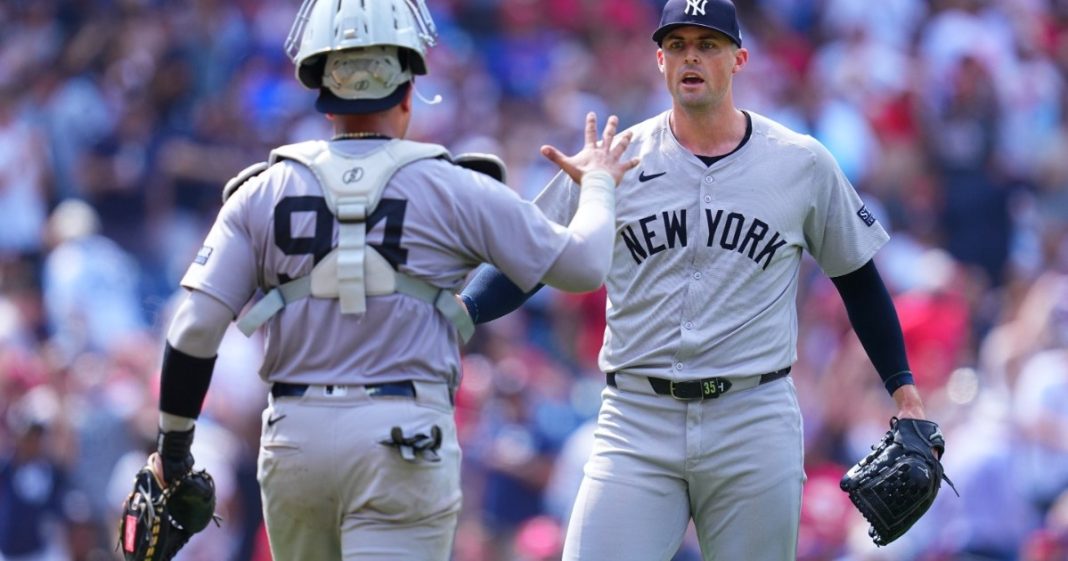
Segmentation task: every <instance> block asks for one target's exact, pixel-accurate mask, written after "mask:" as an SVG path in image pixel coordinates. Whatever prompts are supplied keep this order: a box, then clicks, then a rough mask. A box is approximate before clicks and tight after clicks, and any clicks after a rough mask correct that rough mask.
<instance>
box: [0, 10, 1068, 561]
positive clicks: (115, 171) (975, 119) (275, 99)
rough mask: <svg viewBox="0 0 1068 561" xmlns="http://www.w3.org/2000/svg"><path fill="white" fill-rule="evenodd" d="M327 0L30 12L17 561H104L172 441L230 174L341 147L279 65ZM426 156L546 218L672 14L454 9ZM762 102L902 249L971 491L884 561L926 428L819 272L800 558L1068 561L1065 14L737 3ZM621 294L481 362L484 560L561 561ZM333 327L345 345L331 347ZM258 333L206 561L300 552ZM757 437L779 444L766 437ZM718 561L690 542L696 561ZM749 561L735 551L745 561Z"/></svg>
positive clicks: (7, 121)
mask: <svg viewBox="0 0 1068 561" xmlns="http://www.w3.org/2000/svg"><path fill="white" fill-rule="evenodd" d="M297 4H298V2H297V1H296V0H229V1H224V0H189V1H186V2H167V1H164V0H4V1H3V2H2V3H0V560H2V561H30V560H33V561H61V560H62V561H65V560H71V561H74V560H76V561H90V560H91V561H100V560H113V559H118V558H119V556H118V555H117V553H116V551H115V544H116V539H117V536H116V535H115V532H116V526H117V516H118V509H119V505H120V504H121V502H122V500H123V498H124V497H125V494H126V493H127V492H128V490H129V486H130V484H131V481H132V477H133V474H134V472H135V471H136V470H137V469H138V467H139V466H140V464H141V463H142V462H143V461H144V458H145V455H146V452H147V451H149V450H151V449H152V448H153V447H154V442H153V440H154V437H155V434H156V423H157V409H156V405H157V404H156V395H155V394H156V388H157V385H158V375H159V364H160V356H161V352H162V340H163V336H164V332H165V328H166V325H167V321H168V317H169V312H170V310H171V308H172V307H173V302H174V299H175V298H176V296H178V295H179V292H178V290H179V289H178V280H179V278H180V277H181V275H182V273H183V272H184V270H185V268H186V267H187V266H188V265H189V263H190V262H191V261H192V259H193V257H194V255H195V253H196V251H197V249H198V248H199V246H200V242H201V241H202V239H203V236H204V235H205V234H206V232H207V229H208V227H209V226H210V224H211V223H212V221H213V219H214V217H215V214H216V213H217V211H218V209H219V206H220V191H221V187H222V185H223V184H224V183H225V182H226V180H227V179H228V178H230V177H231V176H233V175H234V174H236V173H237V171H239V170H241V169H242V168H244V167H245V166H247V165H249V164H251V163H254V162H256V161H260V160H263V159H265V157H266V155H267V153H268V151H269V150H270V149H271V148H273V147H275V146H277V145H280V144H284V143H289V142H296V141H301V140H308V139H313V138H326V137H329V135H330V127H329V123H328V122H327V121H325V119H324V118H323V117H322V116H321V115H319V114H318V113H315V112H314V110H313V109H312V103H313V100H314V93H312V92H308V91H305V90H303V89H302V88H301V87H300V86H299V84H298V83H297V81H296V80H295V79H294V78H293V67H292V65H291V63H290V61H289V60H288V59H287V58H286V57H285V56H284V53H283V49H282V43H283V40H284V39H285V36H286V34H287V32H288V30H289V26H290V24H291V22H292V18H293V15H294V13H295V12H296V8H297ZM428 4H429V6H430V8H431V11H432V13H433V15H434V17H435V20H436V22H437V25H438V28H439V32H440V44H439V46H437V47H436V48H434V49H433V50H432V51H431V54H430V68H431V73H430V75H429V76H427V77H425V78H423V79H420V80H419V82H418V84H417V90H418V91H419V93H420V94H421V95H422V96H423V97H425V98H427V99H430V98H433V97H434V96H436V95H439V94H440V95H441V97H442V99H443V101H442V102H441V103H439V104H437V105H429V104H425V103H420V102H416V105H415V118H414V121H413V126H412V129H411V133H410V137H412V138H414V139H417V140H425V141H430V142H436V143H440V144H443V145H445V146H447V147H448V148H450V149H451V150H452V151H453V153H458V152H464V151H482V152H492V153H496V154H499V155H500V156H501V157H502V158H503V159H504V160H505V161H506V163H507V164H508V166H509V185H510V186H511V187H513V188H514V189H515V190H516V191H517V192H518V193H520V194H521V195H522V196H524V197H527V198H530V197H533V196H534V195H535V194H537V192H538V190H539V189H540V187H541V186H542V185H543V184H544V183H545V182H546V181H547V180H548V178H549V177H551V175H552V174H553V172H554V169H553V167H552V165H551V164H549V162H547V161H544V160H543V159H542V158H541V157H540V156H539V155H538V152H537V148H538V146H539V145H540V144H542V143H552V144H555V145H557V146H560V147H564V148H567V149H573V148H576V147H577V145H578V144H579V142H580V141H581V125H582V115H584V114H585V112H586V111H589V110H591V109H592V110H595V111H597V113H598V114H599V115H607V114H609V113H615V114H618V115H619V116H620V118H621V122H622V123H623V125H624V126H627V125H631V124H635V123H637V122H640V121H641V120H644V119H645V118H648V117H650V116H652V115H654V114H656V113H659V112H660V111H663V110H665V109H667V108H668V107H669V105H670V98H668V97H667V94H666V93H665V91H664V87H663V84H662V81H661V77H660V75H659V74H658V72H657V71H656V65H655V56H654V53H655V45H654V44H653V43H652V42H651V41H650V39H649V35H650V34H651V32H652V30H653V29H654V27H655V24H656V21H657V18H658V15H659V8H660V6H661V1H660V0H506V1H505V0H429V1H428ZM737 4H738V7H739V12H740V15H741V19H742V24H743V36H744V42H745V46H746V47H747V48H748V49H749V50H750V51H751V56H750V63H749V65H748V66H747V67H746V68H745V70H744V71H743V72H742V73H741V74H740V75H739V76H738V77H737V78H736V87H737V90H736V101H737V103H738V104H739V106H740V107H742V108H743V109H748V110H752V111H755V112H758V113H762V114H765V115H768V116H770V117H772V118H775V119H777V120H779V121H781V122H783V123H785V124H787V125H788V126H790V127H792V128H794V129H795V130H798V131H801V132H805V133H808V134H811V135H813V136H815V137H816V138H818V139H819V140H820V141H822V142H823V143H824V144H825V145H826V146H827V147H828V148H829V149H830V150H831V151H832V153H833V154H834V155H835V157H836V158H837V159H838V161H839V163H840V164H841V166H842V168H843V170H844V171H845V173H846V174H847V176H848V177H849V178H850V179H851V181H852V182H853V183H854V185H855V186H856V187H857V189H858V190H859V191H860V193H861V195H862V197H863V198H864V199H865V202H866V203H867V205H868V208H872V209H874V212H875V213H876V215H877V217H878V218H879V219H880V221H882V223H883V224H884V225H886V226H887V229H888V230H890V231H891V232H892V238H893V239H892V241H891V242H890V244H889V245H888V246H887V247H886V248H884V249H883V250H882V251H881V252H880V253H879V254H878V255H877V258H876V261H877V263H878V266H879V268H880V270H881V271H882V273H883V275H884V278H885V280H886V281H887V283H888V285H889V287H890V289H891V292H892V293H893V295H894V298H895V301H896V303H897V307H898V313H899V315H900V318H901V322H902V325H903V327H904V330H905V337H906V343H907V346H908V352H909V356H910V361H911V364H912V366H913V370H914V371H915V373H916V378H917V382H918V385H919V386H920V388H921V391H922V392H923V395H924V397H925V400H926V405H927V413H928V415H929V416H930V417H931V418H933V419H935V420H937V421H939V422H940V423H941V424H942V428H943V431H944V432H945V435H946V441H947V451H946V455H945V458H944V459H945V465H946V470H947V474H948V475H949V477H950V478H951V479H953V481H954V482H955V484H956V487H957V489H958V490H959V491H960V496H959V497H957V496H955V495H954V494H953V492H952V491H950V490H949V489H948V487H944V488H943V490H942V493H941V494H940V496H939V498H938V500H937V501H936V502H935V504H934V506H933V507H932V510H931V511H930V513H929V514H928V515H927V516H926V517H925V518H924V519H923V520H922V521H921V522H920V523H919V524H917V526H915V527H914V529H913V530H912V531H910V532H909V533H908V534H907V535H906V536H905V537H903V538H902V539H900V540H899V541H898V542H895V543H894V544H891V546H889V547H885V548H881V549H876V548H875V547H874V546H873V545H871V543H870V540H869V539H868V538H867V536H866V528H867V527H866V524H865V523H864V521H863V520H862V519H861V518H860V517H859V515H858V514H857V513H856V512H855V511H854V509H853V507H852V505H851V504H850V503H849V501H848V499H847V497H846V495H845V494H844V493H842V492H841V491H840V490H839V489H838V484H837V483H838V479H839V478H840V477H841V475H842V474H843V473H844V471H845V469H846V467H847V466H849V465H851V464H852V463H853V462H854V461H856V460H857V459H858V458H860V457H862V456H863V455H864V454H866V453H867V452H868V447H869V445H870V444H871V443H872V442H874V441H875V440H876V439H877V438H878V437H879V436H881V435H882V433H883V432H884V431H885V430H886V429H887V422H888V419H889V417H890V416H891V415H892V414H893V413H894V412H895V411H894V410H893V402H892V400H890V398H889V397H888V396H887V395H886V393H885V391H884V390H883V388H882V385H881V384H880V383H879V379H878V376H877V374H876V373H875V372H874V370H873V368H872V367H871V365H870V364H869V363H868V361H867V359H866V357H865V355H864V353H863V350H862V349H861V348H860V345H859V343H858V342H857V340H856V338H855V336H854V335H853V334H852V332H851V330H850V327H849V322H848V320H847V318H846V315H845V312H844V308H843V306H842V304H841V301H840V299H839V297H838V295H837V293H836V292H835V290H834V288H833V284H832V283H831V282H830V281H829V280H827V279H826V277H825V276H824V275H823V274H822V272H821V271H819V269H818V268H817V267H816V266H815V265H814V263H813V262H811V261H808V260H806V261H805V263H804V266H803V268H802V270H801V290H800V293H799V303H798V305H799V315H798V320H799V323H800V341H799V346H798V359H797V363H796V364H795V366H794V370H793V379H794V383H795V384H796V385H797V386H798V391H799V396H800V399H801V403H802V409H803V412H804V419H805V432H806V471H807V473H808V478H809V479H808V483H807V485H806V488H805V494H804V506H803V512H802V528H801V538H800V544H799V553H798V558H799V559H801V560H805V561H830V560H839V561H868V560H875V561H878V560H915V561H935V560H938V561H941V560H973V561H979V560H987V561H992V560H996V561H1010V560H1020V561H1064V560H1066V559H1068V88H1066V78H1068V1H1066V0H879V1H871V0H738V2H737ZM604 301H605V297H604V294H603V292H597V293H591V294H586V295H570V294H564V293H560V292H555V291H552V290H548V289H547V290H543V291H541V292H540V293H539V294H538V295H537V296H535V298H533V299H532V300H531V301H530V302H529V303H528V304H527V305H526V306H525V307H524V308H523V309H522V310H521V311H519V312H516V313H515V314H512V315H511V316H508V317H505V318H502V319H500V320H497V321H496V322H493V323H491V324H488V325H486V326H483V327H481V328H480V329H479V332H478V334H477V336H476V338H475V339H474V340H473V341H472V343H471V344H470V345H468V346H467V347H466V348H465V349H464V357H465V358H464V380H463V383H462V386H461V391H460V394H459V397H458V402H457V417H458V422H459V427H460V431H461V440H462V444H463V446H464V451H465V455H464V458H465V459H464V472H463V478H464V488H465V501H464V511H463V514H462V518H461V524H460V528H459V531H458V533H457V539H456V548H455V558H456V559H457V561H548V560H552V559H558V558H559V554H560V551H561V544H562V535H563V528H565V527H566V520H567V517H568V514H569V508H570V505H571V501H572V499H573V497H574V493H575V491H576V488H577V485H578V481H579V480H580V478H581V473H582V464H583V462H584V460H585V457H586V455H587V453H588V450H589V446H590V441H591V430H592V429H591V427H592V425H591V422H592V420H593V419H594V417H595V415H596V411H597V407H598V405H599V395H600V391H601V389H602V388H603V386H604V377H603V374H601V373H600V372H598V370H597V367H596V353H597V350H598V348H599V346H600V343H601V337H602V330H603V327H604V314H603V310H604ZM321 336H329V334H321ZM260 361H261V341H260V340H258V339H256V338H253V339H246V338H245V337H243V336H241V335H240V334H239V333H236V332H234V333H230V334H228V335H227V337H226V339H225V341H224V345H223V348H222V350H221V351H220V357H219V361H218V363H217V366H216V371H215V375H214V378H213V383H212V388H211V392H210V393H209V396H208V399H207V403H206V405H205V412H204V414H203V415H202V417H201V421H200V423H198V429H197V439H196V443H195V445H194V449H193V453H194V456H195V457H196V458H197V461H198V464H200V465H202V466H204V467H207V468H208V470H209V471H210V472H211V473H212V474H213V475H214V476H215V479H216V482H217V485H218V491H219V497H220V501H219V513H220V514H221V515H222V517H223V522H222V524H221V526H219V527H215V526H210V527H209V528H208V529H207V530H205V531H204V532H203V533H202V534H199V535H198V536H197V537H195V538H194V539H193V540H192V542H191V543H190V545H188V546H187V547H186V549H185V550H183V552H182V553H181V554H180V556H179V559H180V560H185V561H199V560H220V559H221V560H226V561H253V560H254V561H262V560H267V559H269V553H268V552H267V549H266V540H265V537H264V534H263V529H262V518H261V515H260V511H259V508H260V505H259V495H258V488H257V484H256V481H255V469H256V453H257V445H258V438H259V427H260V416H259V413H260V411H261V409H262V407H263V406H264V405H265V403H266V386H265V385H264V384H263V382H262V381H261V380H260V379H259V378H258V376H257V375H256V372H257V370H258V367H259V365H260ZM754 438H759V435H754ZM697 559H700V557H699V553H698V550H697V546H696V541H695V540H694V539H693V536H692V535H691V536H689V537H688V539H687V540H686V542H685V544H684V546H683V549H682V550H681V551H680V552H679V553H678V555H677V556H676V560H677V561H692V560H697ZM732 561H733V560H732Z"/></svg>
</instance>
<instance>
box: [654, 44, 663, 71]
mask: <svg viewBox="0 0 1068 561" xmlns="http://www.w3.org/2000/svg"><path fill="white" fill-rule="evenodd" d="M656 68H657V70H659V71H660V73H661V74H663V73H664V49H657V50H656Z"/></svg>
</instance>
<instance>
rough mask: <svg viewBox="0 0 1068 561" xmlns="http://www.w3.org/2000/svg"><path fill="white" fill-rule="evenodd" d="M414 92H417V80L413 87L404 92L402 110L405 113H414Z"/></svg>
mask: <svg viewBox="0 0 1068 561" xmlns="http://www.w3.org/2000/svg"><path fill="white" fill-rule="evenodd" d="M413 92H415V80H412V82H411V86H410V87H409V88H408V91H407V92H404V97H403V98H401V102H400V108H401V110H402V111H404V112H405V113H411V112H412V95H413Z"/></svg>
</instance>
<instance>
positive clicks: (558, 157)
mask: <svg viewBox="0 0 1068 561" xmlns="http://www.w3.org/2000/svg"><path fill="white" fill-rule="evenodd" d="M618 127H619V118H618V117H616V116H615V115H612V116H610V117H608V122H607V123H605V126H604V134H603V135H602V136H601V140H597V115H596V114H595V113H594V112H592V111H591V112H589V113H587V114H586V144H585V146H583V147H582V150H580V151H579V152H578V153H577V154H575V155H573V156H565V155H564V154H563V152H560V151H559V150H557V149H556V148H555V147H554V146H549V145H545V146H542V147H541V154H542V155H543V156H545V157H546V158H548V159H549V160H550V161H552V162H553V163H554V164H556V165H558V166H560V169H562V170H564V173H566V174H567V175H569V176H570V177H571V179H572V180H574V181H575V183H579V184H581V183H582V175H583V174H585V173H587V172H591V171H594V170H604V171H607V172H608V173H609V174H611V176H612V178H613V179H614V180H615V182H616V185H619V182H620V181H621V180H622V179H623V176H624V175H625V174H626V173H627V172H628V171H630V170H632V169H634V168H635V167H637V166H638V161H639V160H638V158H631V159H629V160H625V161H621V160H620V157H622V156H623V152H625V151H626V150H627V147H628V146H630V140H631V137H632V136H633V135H632V134H631V133H630V132H629V131H628V132H625V133H623V134H622V135H620V137H619V138H618V139H616V129H617V128H618ZM613 141H614V142H613Z"/></svg>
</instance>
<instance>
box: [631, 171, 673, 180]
mask: <svg viewBox="0 0 1068 561" xmlns="http://www.w3.org/2000/svg"><path fill="white" fill-rule="evenodd" d="M666 173H667V172H666V171H662V172H660V173H654V174H652V175H645V170H642V172H641V173H639V174H638V181H640V182H642V183H645V182H646V181H649V180H650V179H656V178H657V177H660V176H661V175H664V174H666Z"/></svg>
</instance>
